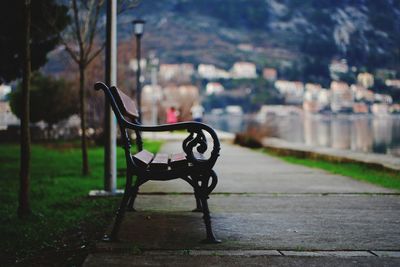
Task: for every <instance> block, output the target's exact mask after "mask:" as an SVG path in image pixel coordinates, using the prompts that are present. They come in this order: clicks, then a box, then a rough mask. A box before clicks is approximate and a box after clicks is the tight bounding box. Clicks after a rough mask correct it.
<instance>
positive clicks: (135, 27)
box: [132, 19, 145, 122]
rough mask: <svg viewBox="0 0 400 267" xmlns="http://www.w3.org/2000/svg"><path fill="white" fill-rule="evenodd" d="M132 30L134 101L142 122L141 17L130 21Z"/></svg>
mask: <svg viewBox="0 0 400 267" xmlns="http://www.w3.org/2000/svg"><path fill="white" fill-rule="evenodd" d="M132 24H133V31H134V33H135V36H136V60H137V69H136V101H137V105H138V112H139V122H142V105H141V101H140V100H141V93H142V92H141V90H142V88H141V84H140V76H141V73H140V39H141V38H142V35H143V31H144V24H145V21H144V20H141V19H135V20H134V21H132Z"/></svg>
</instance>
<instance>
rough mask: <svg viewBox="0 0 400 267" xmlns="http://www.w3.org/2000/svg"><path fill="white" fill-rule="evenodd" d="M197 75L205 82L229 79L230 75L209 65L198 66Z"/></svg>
mask: <svg viewBox="0 0 400 267" xmlns="http://www.w3.org/2000/svg"><path fill="white" fill-rule="evenodd" d="M197 73H198V74H199V76H200V78H203V79H207V80H216V79H229V78H230V74H229V72H227V71H226V70H223V69H219V68H217V67H216V66H215V65H211V64H199V66H198V67H197Z"/></svg>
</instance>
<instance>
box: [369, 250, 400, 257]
mask: <svg viewBox="0 0 400 267" xmlns="http://www.w3.org/2000/svg"><path fill="white" fill-rule="evenodd" d="M372 252H373V253H375V254H376V255H378V257H390V258H400V251H375V250H374V251H372Z"/></svg>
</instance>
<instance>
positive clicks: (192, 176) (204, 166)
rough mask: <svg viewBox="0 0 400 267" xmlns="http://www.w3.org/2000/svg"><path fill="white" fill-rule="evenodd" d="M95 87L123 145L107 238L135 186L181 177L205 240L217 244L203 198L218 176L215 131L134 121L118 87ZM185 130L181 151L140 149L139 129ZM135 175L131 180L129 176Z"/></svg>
mask: <svg viewBox="0 0 400 267" xmlns="http://www.w3.org/2000/svg"><path fill="white" fill-rule="evenodd" d="M94 88H95V89H96V90H100V89H101V90H103V91H104V93H105V96H106V98H107V100H108V101H109V103H110V104H111V107H112V109H113V111H114V113H115V116H116V118H117V122H118V125H119V128H120V131H121V138H122V140H123V148H124V150H125V156H126V166H127V168H126V185H125V191H124V195H123V197H122V201H121V204H120V206H119V209H118V211H117V215H116V218H115V222H114V226H113V229H112V232H111V235H110V236H109V237H106V238H105V239H107V240H115V239H117V235H118V231H119V228H120V225H121V222H122V219H123V217H124V214H125V211H126V210H132V211H134V202H135V199H136V196H137V193H138V190H139V187H140V186H141V185H142V184H144V183H145V182H147V181H150V180H157V181H167V180H172V179H179V178H180V179H183V180H185V181H186V182H188V183H189V184H190V185H191V186H192V187H193V189H194V195H195V199H196V209H194V210H193V211H198V212H203V220H204V223H205V226H206V233H207V237H206V239H205V240H204V241H205V242H207V243H219V242H220V241H219V240H217V239H216V238H215V235H214V233H213V231H212V226H211V218H210V212H209V209H208V204H207V199H208V196H209V194H210V193H211V192H212V191H213V190H214V188H215V186H216V185H217V182H218V178H217V175H216V173H215V171H214V170H213V167H214V164H215V162H216V160H217V158H218V156H219V151H220V143H219V140H218V137H217V135H216V133H215V131H214V130H213V129H212V128H211V127H209V126H207V125H205V124H203V123H198V122H183V123H176V124H168V125H158V126H143V125H141V124H140V123H139V122H138V112H137V110H136V105H135V103H134V102H133V101H132V100H131V99H130V98H129V97H128V96H127V95H125V94H124V93H123V92H122V91H120V90H119V89H118V88H116V87H114V86H112V87H108V86H106V85H105V84H104V83H100V82H99V83H96V84H95V86H94ZM129 130H133V131H135V134H136V146H137V150H138V151H139V152H138V153H136V154H135V155H131V151H130V149H131V142H130V136H129ZM175 130H187V131H188V136H187V138H186V139H185V140H184V141H183V142H182V148H183V152H181V153H177V154H172V155H167V154H156V155H153V154H152V153H150V152H148V151H146V150H144V149H143V141H142V135H141V132H143V131H147V132H162V131H175ZM205 133H207V134H208V135H209V136H211V138H212V140H213V147H212V149H211V151H210V153H208V154H207V155H205V152H206V151H207V149H208V145H207V139H206V135H205ZM133 176H136V180H135V181H134V182H133V180H132V178H133Z"/></svg>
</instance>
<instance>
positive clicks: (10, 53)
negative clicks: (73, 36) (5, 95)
mask: <svg viewBox="0 0 400 267" xmlns="http://www.w3.org/2000/svg"><path fill="white" fill-rule="evenodd" d="M24 3H25V1H24V0H16V1H0V58H1V60H0V83H1V82H10V81H13V80H15V79H18V78H21V77H22V72H23V65H24V57H23V54H24V53H23V52H24V46H23V44H24V38H25V37H24V32H23V29H25V28H24V27H25V25H24V23H25V22H24V19H25V18H26V17H25V16H24V13H23V12H22V10H24ZM30 6H31V13H32V16H31V18H32V22H31V26H30V30H31V32H30V51H31V68H32V71H35V70H37V69H39V68H40V67H41V66H43V65H44V64H45V63H46V61H47V58H46V55H47V53H48V52H50V51H52V50H53V49H54V48H55V47H56V45H57V44H58V43H59V36H58V32H54V31H53V27H50V26H49V24H48V21H52V23H53V24H54V25H56V27H57V29H58V30H59V31H62V30H63V29H64V28H65V27H66V25H67V24H68V23H69V17H68V15H67V11H68V9H67V7H66V6H63V5H57V4H56V3H55V1H54V0H41V1H33V2H32V4H31V5H30ZM44 10H46V12H44ZM45 13H46V15H44V14H45ZM17 29H18V30H17Z"/></svg>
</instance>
